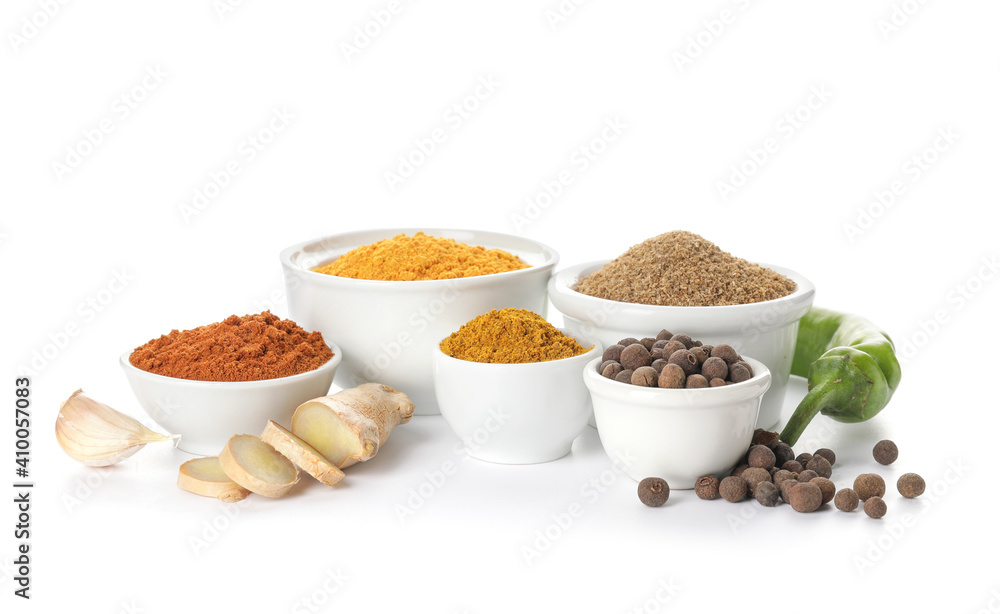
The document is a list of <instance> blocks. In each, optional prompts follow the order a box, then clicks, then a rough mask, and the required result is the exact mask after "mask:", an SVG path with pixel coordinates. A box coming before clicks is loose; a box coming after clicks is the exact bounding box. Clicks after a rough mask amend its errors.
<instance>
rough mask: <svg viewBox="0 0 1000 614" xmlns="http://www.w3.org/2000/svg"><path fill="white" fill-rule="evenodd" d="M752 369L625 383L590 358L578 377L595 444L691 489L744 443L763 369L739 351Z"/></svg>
mask: <svg viewBox="0 0 1000 614" xmlns="http://www.w3.org/2000/svg"><path fill="white" fill-rule="evenodd" d="M743 360H745V361H746V362H747V363H749V364H750V366H751V367H752V368H753V372H754V376H753V377H752V378H750V379H748V380H746V381H744V382H740V383H738V384H729V385H727V386H719V387H717V388H698V389H694V390H689V389H683V388H681V389H667V388H645V387H643V386H633V385H632V384H624V383H622V382H616V381H614V380H611V379H608V378H606V377H604V376H602V375H601V374H600V373H598V372H597V368H598V366H599V365H600V364H601V358H600V357H598V358H596V359H595V360H592V361H590V363H588V364H587V366H586V367H585V369H584V372H583V379H584V381H585V382H586V384H587V388H589V389H590V394H591V396H592V398H593V401H594V415H595V417H596V418H597V432H598V434H599V435H600V436H601V444H602V445H603V446H604V450H605V451H606V452H607V453H608V456H610V457H611V458H612V459H614V460H615V461H616V463H618V464H619V465H620V466H621V467H622V469H624V471H625V472H626V473H627V474H628V475H629V476H631V477H632V479H634V480H636V481H639V480H642V479H644V478H648V477H660V478H663V479H664V480H666V481H667V484H669V485H670V488H671V489H681V490H683V489H688V488H694V485H695V482H697V481H698V478H699V477H701V476H703V475H714V476H721V475H722V474H723V473H725V472H728V471H730V470H731V469H732V468H733V467H734V466H735V465H736V463H737V462H738V461H739V460H740V458H741V457H742V456H743V454H744V453H745V452H746V451H747V448H748V447H749V446H750V440H751V439H752V438H753V431H754V426H755V423H756V421H757V411H758V409H759V407H760V401H761V397H762V396H763V395H764V393H765V392H766V391H767V388H768V386H769V385H770V384H771V374H770V373H769V372H768V369H767V367H766V366H764V364H763V363H762V362H760V361H757V360H754V359H753V358H749V357H747V356H743Z"/></svg>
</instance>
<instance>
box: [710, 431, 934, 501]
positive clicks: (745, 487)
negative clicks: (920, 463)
mask: <svg viewBox="0 0 1000 614" xmlns="http://www.w3.org/2000/svg"><path fill="white" fill-rule="evenodd" d="M872 454H873V456H874V457H875V460H877V461H878V462H879V463H881V464H883V465H889V464H892V463H893V462H894V461H895V460H896V457H897V456H898V454H899V451H898V448H897V447H896V444H895V443H893V442H892V441H889V440H888V439H886V440H883V441H880V442H878V443H877V444H876V445H875V448H874V450H873V451H872ZM836 461H837V455H836V454H835V453H834V452H833V450H830V449H829V448H820V449H819V450H816V452H815V453H813V454H809V453H808V452H803V453H802V454H799V455H798V456H796V455H795V453H794V452H793V451H792V448H791V446H789V445H788V444H787V443H785V442H783V441H781V440H780V439H779V438H778V434H777V433H774V432H771V431H765V430H764V429H757V430H756V431H754V434H753V439H752V440H751V442H750V447H749V448H748V449H747V453H746V455H745V456H744V457H743V461H742V462H741V463H740V464H738V465H737V466H736V468H734V469H733V470H732V472H731V473H730V474H729V476H727V477H725V478H723V479H722V480H721V481H720V480H719V479H718V478H716V477H715V476H711V475H706V476H702V477H701V478H699V479H698V482H697V484H696V485H695V493H696V494H697V495H698V497H699V498H701V499H716V498H718V497H720V496H721V497H722V498H723V499H725V500H726V501H730V502H732V503H738V502H740V501H743V500H744V499H746V498H747V497H748V496H750V497H753V498H755V499H757V502H758V503H760V504H761V505H763V506H765V507H774V506H776V505H777V504H778V502H779V499H780V500H781V501H784V502H785V503H788V504H789V505H791V506H792V509H794V510H795V511H797V512H814V511H816V510H818V509H819V508H820V507H822V506H823V505H826V504H827V503H829V502H830V501H833V502H834V505H835V506H836V507H837V509H839V510H841V511H844V512H852V511H854V510H855V509H857V507H858V505H859V503H860V502H861V501H864V511H865V513H866V514H867V515H868V516H870V517H871V518H881V517H883V516H885V513H886V509H887V508H886V504H885V501H884V500H883V499H882V497H883V496H885V480H883V479H882V476H880V475H878V474H876V473H862V474H861V475H859V476H858V477H857V479H855V480H854V488H843V489H841V490H840V491H837V488H836V486H835V485H834V483H833V482H832V481H830V476H831V475H832V474H833V465H834V463H835V462H836ZM924 487H925V484H924V479H923V478H922V477H920V476H919V475H917V474H916V473H907V474H904V475H902V476H900V478H899V480H898V481H897V482H896V489H897V490H898V491H899V494H901V495H903V496H904V497H906V498H908V499H912V498H914V497H918V496H920V495H921V494H923V492H924Z"/></svg>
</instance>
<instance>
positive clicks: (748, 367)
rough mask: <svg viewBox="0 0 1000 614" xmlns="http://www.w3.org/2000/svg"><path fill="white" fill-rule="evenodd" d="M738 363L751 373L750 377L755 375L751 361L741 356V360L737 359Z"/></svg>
mask: <svg viewBox="0 0 1000 614" xmlns="http://www.w3.org/2000/svg"><path fill="white" fill-rule="evenodd" d="M736 364H738V365H740V366H741V367H743V368H744V369H746V370H747V373H749V374H750V377H753V367H751V366H750V363H748V362H747V361H745V360H743V359H742V358H740V359H739V360H737V361H736Z"/></svg>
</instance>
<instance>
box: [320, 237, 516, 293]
mask: <svg viewBox="0 0 1000 614" xmlns="http://www.w3.org/2000/svg"><path fill="white" fill-rule="evenodd" d="M528 266H530V265H527V264H525V263H524V262H521V259H520V258H518V257H517V256H515V255H514V254H511V253H509V252H505V251H504V250H502V249H486V248H485V247H480V246H477V245H467V244H465V243H459V242H458V241H456V240H454V239H443V238H440V237H432V236H429V235H426V234H424V233H422V232H418V233H417V234H415V235H413V236H412V237H411V236H407V235H405V234H399V235H396V236H395V237H393V238H391V239H384V240H382V241H377V242H375V243H372V244H370V245H362V246H361V247H358V248H355V249H352V250H351V251H349V252H347V253H346V254H344V255H343V256H341V257H340V258H337V259H336V260H334V261H333V262H331V263H330V264H326V265H323V266H320V267H316V268H315V269H313V270H314V271H316V272H317V273H326V274H327V275H336V276H338V277H350V278H353V279H374V280H380V281H421V280H428V279H458V278H461V277H476V276H478V275H490V274H492V273H505V272H507V271H516V270H518V269H525V268H528Z"/></svg>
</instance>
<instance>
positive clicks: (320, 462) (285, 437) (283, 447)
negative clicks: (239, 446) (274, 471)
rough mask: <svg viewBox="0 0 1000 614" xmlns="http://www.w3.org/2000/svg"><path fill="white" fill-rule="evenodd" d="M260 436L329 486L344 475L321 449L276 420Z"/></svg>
mask: <svg viewBox="0 0 1000 614" xmlns="http://www.w3.org/2000/svg"><path fill="white" fill-rule="evenodd" d="M260 438H261V439H263V440H264V441H266V442H267V443H269V444H271V445H272V446H274V449H275V450H277V451H278V452H281V453H282V454H284V455H285V457H286V458H287V459H288V460H290V461H292V462H293V463H295V464H296V465H298V466H299V469H302V470H303V471H305V472H306V473H308V474H309V475H311V476H313V477H314V478H316V479H317V480H319V481H320V482H323V483H324V484H326V485H327V486H333V485H334V484H336V483H337V482H339V481H340V480H341V479H342V478H343V477H344V472H343V471H341V470H340V469H339V468H338V467H337V466H336V465H334V464H333V463H331V462H330V461H329V460H328V459H327V458H326V457H325V456H323V455H322V454H320V453H319V450H317V449H316V448H314V447H312V446H311V445H309V443H308V442H306V441H305V440H304V439H302V438H300V437H296V436H295V435H294V434H293V433H291V432H289V431H288V429H286V428H285V427H283V426H281V425H280V424H278V423H277V422H275V421H274V420H268V421H267V427H266V428H265V429H264V432H263V433H261V434H260Z"/></svg>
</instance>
